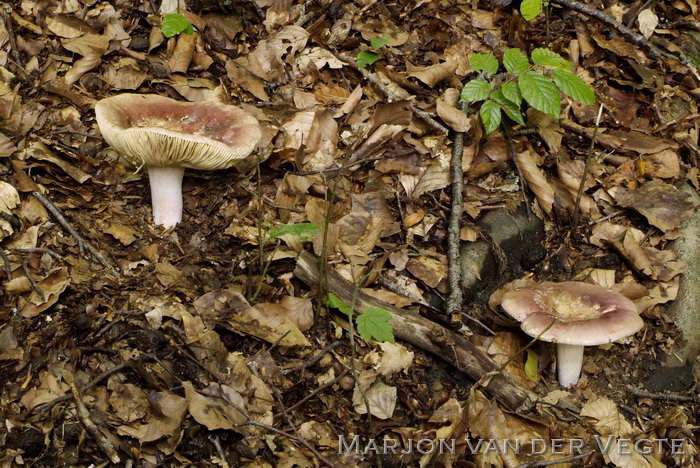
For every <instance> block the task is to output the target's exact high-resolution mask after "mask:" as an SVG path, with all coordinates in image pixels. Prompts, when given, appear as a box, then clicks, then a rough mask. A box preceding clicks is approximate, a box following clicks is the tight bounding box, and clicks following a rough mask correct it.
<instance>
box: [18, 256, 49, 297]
mask: <svg viewBox="0 0 700 468" xmlns="http://www.w3.org/2000/svg"><path fill="white" fill-rule="evenodd" d="M22 269H23V270H24V274H25V276H26V277H27V279H28V280H29V284H31V285H32V289H33V290H34V292H35V293H37V295H38V296H39V297H40V298H41V300H42V301H45V300H46V297H45V296H44V291H42V290H41V288H40V287H39V285H38V284H37V283H36V280H35V279H34V277H33V276H32V273H31V272H30V271H29V263H27V261H26V260H25V261H23V262H22Z"/></svg>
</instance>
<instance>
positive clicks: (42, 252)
mask: <svg viewBox="0 0 700 468" xmlns="http://www.w3.org/2000/svg"><path fill="white" fill-rule="evenodd" d="M10 250H11V251H13V252H20V253H40V254H49V255H51V256H52V257H53V258H57V259H59V260H61V259H62V258H63V257H61V256H60V255H59V254H57V253H56V252H54V251H53V250H49V249H10Z"/></svg>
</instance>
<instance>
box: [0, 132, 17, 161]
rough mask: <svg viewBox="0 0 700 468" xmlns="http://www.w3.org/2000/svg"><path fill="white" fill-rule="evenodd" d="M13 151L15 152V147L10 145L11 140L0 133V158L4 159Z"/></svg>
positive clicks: (12, 144)
mask: <svg viewBox="0 0 700 468" xmlns="http://www.w3.org/2000/svg"><path fill="white" fill-rule="evenodd" d="M15 151H17V147H16V146H15V144H14V143H12V140H10V139H9V138H7V137H6V136H5V135H3V134H2V133H0V158H6V157H7V156H10V155H12V153H14V152H15Z"/></svg>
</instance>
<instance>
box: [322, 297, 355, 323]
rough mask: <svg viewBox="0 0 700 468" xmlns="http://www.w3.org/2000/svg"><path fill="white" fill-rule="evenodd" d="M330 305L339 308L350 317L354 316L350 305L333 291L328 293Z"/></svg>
mask: <svg viewBox="0 0 700 468" xmlns="http://www.w3.org/2000/svg"><path fill="white" fill-rule="evenodd" d="M328 307H332V308H334V309H338V310H339V311H341V312H342V313H344V314H345V315H347V316H348V317H352V310H350V306H348V305H347V304H346V303H344V302H343V301H342V300H340V298H339V297H338V296H336V295H335V294H333V293H328Z"/></svg>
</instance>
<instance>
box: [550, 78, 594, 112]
mask: <svg viewBox="0 0 700 468" xmlns="http://www.w3.org/2000/svg"><path fill="white" fill-rule="evenodd" d="M552 78H554V82H555V83H556V84H557V86H559V89H561V91H562V92H563V93H564V94H566V95H567V96H569V97H571V98H573V99H576V100H577V101H578V102H582V103H584V104H591V105H592V104H594V103H595V93H593V89H592V88H591V87H590V86H588V85H587V84H586V83H584V82H583V81H581V78H579V77H578V76H576V75H574V74H573V73H571V72H568V71H564V70H552Z"/></svg>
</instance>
